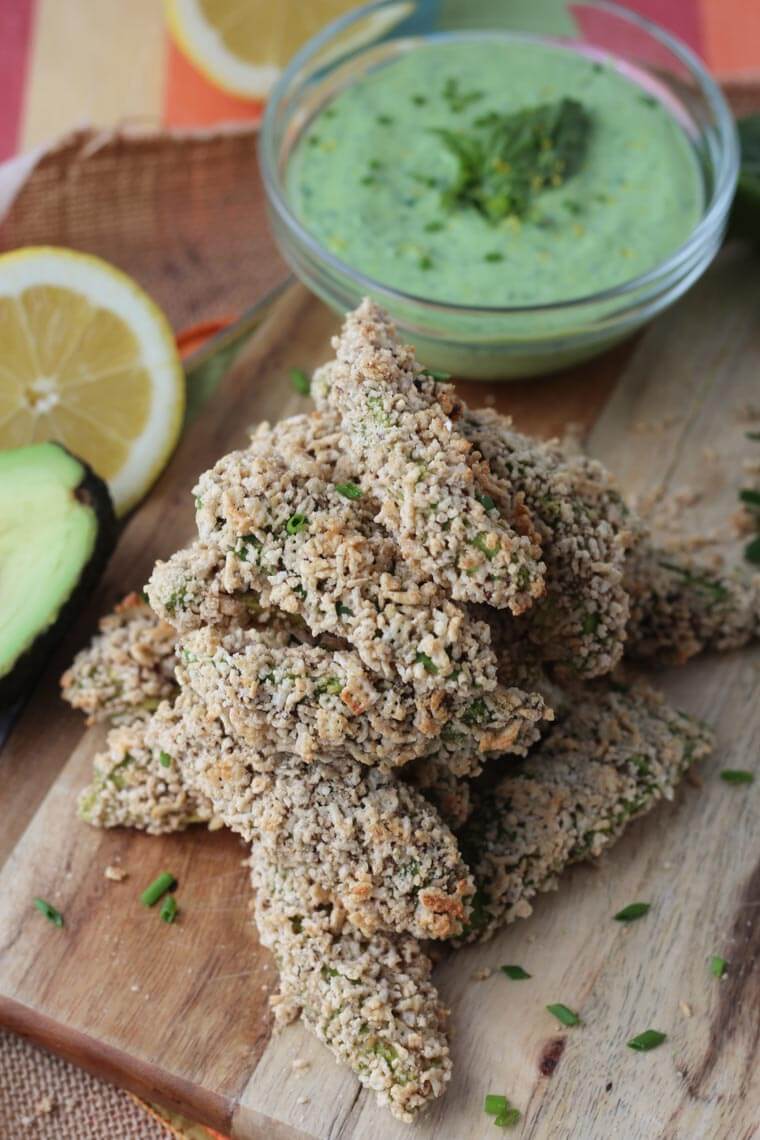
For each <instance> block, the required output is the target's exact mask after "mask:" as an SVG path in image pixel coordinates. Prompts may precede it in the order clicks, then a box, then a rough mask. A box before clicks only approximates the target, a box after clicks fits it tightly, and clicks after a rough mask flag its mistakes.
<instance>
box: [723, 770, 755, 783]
mask: <svg viewBox="0 0 760 1140" xmlns="http://www.w3.org/2000/svg"><path fill="white" fill-rule="evenodd" d="M720 778H721V780H725V782H726V783H727V784H752V783H754V780H755V775H754V772H747V771H745V770H744V769H743V768H724V769H723V771H722V772H721V774H720Z"/></svg>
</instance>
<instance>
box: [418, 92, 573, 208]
mask: <svg viewBox="0 0 760 1140" xmlns="http://www.w3.org/2000/svg"><path fill="white" fill-rule="evenodd" d="M591 127H592V120H591V116H590V115H589V113H588V112H587V111H586V109H585V107H584V106H583V105H582V104H581V103H579V102H578V101H577V100H575V99H560V100H558V101H557V102H555V103H543V104H540V105H539V106H536V107H527V108H525V109H524V110H522V111H515V112H512V113H510V114H498V113H497V112H495V111H493V112H491V113H490V114H487V115H483V116H482V117H481V118H479V119H476V120H475V122H474V123H473V125H472V126H471V127H470V128H468V129H467V130H464V131H453V130H449V129H447V128H437V129H435V131H434V133H435V134H437V135H438V137H439V138H440V139H441V140H442V142H443V143H444V145H445V147H446V149H447V150H448V151H449V153H450V154H451V155H453V157H454V158H455V159H456V162H457V172H456V174H455V176H454V179H453V180H452V182H451V183H450V185H449V186H448V187H447V188H446V189H445V190H444V192H443V204H444V206H446V207H447V208H448V209H454V208H472V209H475V210H477V211H478V212H479V213H481V214H483V216H484V217H485V218H487V219H488V221H491V222H498V221H501V219H502V218H506V217H509V216H510V215H513V216H515V217H518V218H519V217H522V216H524V215H525V214H526V213H527V212H528V209H529V207H530V206H531V204H532V202H533V198H534V197H535V195H536V194H537V193H539V192H540V191H541V190H543V189H545V188H546V187H556V186H561V185H562V184H563V183H564V182H566V181H567V179H568V178H570V177H571V176H572V175H573V174H575V172H576V171H577V170H578V168H579V167H580V166H581V164H582V163H583V160H584V158H585V153H586V147H587V144H588V140H589V137H590V134H591Z"/></svg>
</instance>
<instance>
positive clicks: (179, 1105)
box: [0, 994, 236, 1135]
mask: <svg viewBox="0 0 760 1140" xmlns="http://www.w3.org/2000/svg"><path fill="white" fill-rule="evenodd" d="M0 1024H1V1025H2V1026H3V1027H4V1028H5V1029H9V1030H10V1031H11V1032H12V1033H16V1034H18V1036H19V1037H23V1038H24V1039H25V1040H27V1041H30V1042H31V1043H32V1044H33V1045H35V1046H36V1047H37V1048H39V1049H42V1050H43V1051H44V1052H49V1053H54V1054H55V1055H56V1056H58V1057H63V1059H64V1060H66V1061H70V1062H71V1063H72V1064H74V1065H78V1066H79V1068H81V1069H85V1070H86V1071H87V1072H88V1073H91V1074H92V1075H93V1076H94V1077H96V1078H97V1079H98V1080H106V1081H108V1082H109V1083H110V1084H112V1085H114V1086H116V1087H117V1088H124V1089H126V1090H127V1091H128V1092H131V1093H134V1094H135V1096H138V1097H140V1099H141V1100H147V1101H157V1102H159V1103H160V1104H162V1105H164V1106H165V1107H166V1108H168V1109H171V1110H172V1111H173V1112H177V1113H179V1114H180V1115H182V1116H191V1117H192V1118H193V1120H195V1121H197V1123H199V1124H206V1125H208V1126H209V1128H213V1129H216V1130H217V1131H218V1132H221V1133H223V1134H224V1135H229V1134H230V1133H231V1130H232V1120H233V1116H234V1112H235V1107H236V1106H235V1105H234V1104H233V1103H232V1102H231V1101H227V1100H225V1099H224V1098H223V1097H221V1096H217V1095H215V1094H213V1093H205V1092H204V1093H203V1094H202V1095H198V1093H199V1091H200V1090H199V1089H198V1088H197V1087H196V1086H194V1085H193V1084H191V1083H190V1082H189V1081H184V1080H182V1079H181V1078H177V1077H173V1078H171V1079H170V1080H168V1081H167V1080H164V1082H163V1083H162V1087H161V1089H160V1091H159V1090H158V1089H157V1088H156V1084H155V1079H154V1073H153V1069H152V1066H151V1065H149V1064H146V1063H145V1062H141V1061H139V1060H136V1059H135V1058H134V1057H131V1056H130V1055H129V1054H128V1053H124V1052H123V1051H122V1050H121V1049H117V1048H115V1047H114V1046H113V1045H108V1044H106V1043H105V1042H103V1041H98V1040H97V1039H95V1038H94V1037H90V1036H89V1035H88V1034H86V1033H81V1032H80V1031H78V1030H76V1029H73V1028H72V1027H70V1026H62V1025H60V1024H59V1023H58V1022H56V1021H54V1020H53V1019H52V1018H49V1017H46V1016H45V1014H44V1013H41V1012H40V1011H39V1010H36V1009H33V1008H31V1007H30V1006H27V1005H24V1004H22V1003H21V1002H18V1001H15V1000H14V999H13V998H9V997H6V996H4V995H2V994H0ZM166 1075H167V1074H166V1073H164V1078H166Z"/></svg>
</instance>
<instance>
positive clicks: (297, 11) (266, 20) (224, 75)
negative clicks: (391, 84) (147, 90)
mask: <svg viewBox="0 0 760 1140" xmlns="http://www.w3.org/2000/svg"><path fill="white" fill-rule="evenodd" d="M165 6H166V18H167V21H168V24H169V30H170V32H171V34H172V38H173V39H174V40H175V41H176V43H177V46H178V47H179V48H180V49H181V51H183V52H184V53H185V55H186V56H188V58H189V59H190V60H191V61H192V63H194V64H195V66H196V67H197V68H198V70H199V71H201V72H203V74H204V75H205V76H206V78H207V79H209V80H210V81H211V82H212V83H214V84H216V86H217V87H221V88H222V90H223V91H227V92H229V93H230V94H232V95H239V96H242V97H243V98H244V99H261V98H263V97H264V96H266V95H267V94H268V92H269V90H270V88H271V87H272V84H273V83H274V82H275V80H276V79H277V77H278V76H279V74H280V71H281V69H282V67H283V66H284V65H285V64H286V63H287V62H288V60H289V59H290V57H291V56H292V55H293V54H294V52H296V51H297V50H298V48H300V47H301V46H302V45H303V44H305V43H306V41H307V40H308V39H311V37H312V36H313V35H315V33H316V32H318V31H320V29H321V28H323V27H325V25H326V24H329V23H330V22H331V21H332V20H334V19H336V18H337V17H338V16H341V15H343V13H344V12H348V11H349V9H350V8H352V7H354V4H353V3H352V0H275V2H274V3H273V0H165Z"/></svg>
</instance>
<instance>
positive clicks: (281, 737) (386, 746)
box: [178, 628, 549, 773]
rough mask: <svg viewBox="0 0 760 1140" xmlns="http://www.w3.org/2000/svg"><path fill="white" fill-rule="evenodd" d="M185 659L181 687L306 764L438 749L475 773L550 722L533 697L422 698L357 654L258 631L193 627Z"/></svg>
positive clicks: (240, 731)
mask: <svg viewBox="0 0 760 1140" xmlns="http://www.w3.org/2000/svg"><path fill="white" fill-rule="evenodd" d="M180 658H181V664H180V666H179V671H178V677H179V680H180V682H181V683H182V684H183V685H186V686H189V687H190V688H191V689H192V690H193V691H194V692H195V693H196V694H197V695H198V696H199V697H200V698H201V700H202V701H203V703H204V704H205V705H206V706H207V708H208V709H209V711H210V712H211V713H212V714H213V715H214V716H218V717H220V718H221V719H222V721H223V722H224V725H225V728H226V730H227V731H228V732H229V733H230V734H231V735H233V736H235V737H237V738H238V739H239V740H240V741H241V742H245V743H247V744H249V745H250V746H251V747H253V748H259V749H261V748H272V749H280V750H282V751H284V752H291V753H293V754H294V755H296V756H299V757H300V758H301V759H302V760H305V761H307V762H308V761H311V760H314V759H315V758H317V757H319V756H321V757H322V758H325V759H327V758H330V757H333V756H339V755H343V754H345V755H348V756H350V757H351V758H352V759H354V760H357V761H360V762H361V763H364V764H375V765H378V766H380V767H383V768H392V767H398V766H400V765H402V764H406V763H407V762H408V761H409V760H413V759H414V758H415V757H417V756H422V755H427V754H430V753H431V752H439V751H440V752H441V753H442V754H445V756H446V757H447V760H448V763H449V764H450V765H451V767H452V768H453V769H455V770H457V771H460V772H461V771H469V772H471V773H472V772H476V771H477V770H478V769H479V767H480V765H481V763H482V760H483V756H484V754H487V753H489V752H520V753H522V754H524V753H525V751H526V749H527V747H528V746H529V745H530V744H532V743H533V742H534V741H535V740H536V739H537V738H538V731H539V723H540V721H541V720H542V719H543V718H544V717H545V716H547V715H549V712H548V710H547V709H546V708H545V706H544V702H543V700H542V699H541V697H540V696H539V695H538V694H537V693H536V694H533V693H526V692H523V691H522V690H520V689H517V688H511V689H502V688H497V689H495V690H494V691H493V692H484V693H483V695H482V696H473V694H472V693H468V692H467V691H466V690H462V691H461V692H458V691H456V690H455V691H454V692H451V693H449V692H444V693H441V692H437V693H432V694H431V693H422V694H417V693H416V692H415V690H414V688H413V687H412V686H411V685H404V684H399V683H398V682H396V683H393V682H390V681H386V680H385V679H384V678H382V677H378V676H377V675H375V674H372V673H370V672H369V671H368V670H367V669H366V668H365V666H364V665H363V664H362V661H361V659H360V658H359V656H358V654H357V653H355V652H354V651H353V650H349V649H326V648H322V647H321V646H316V645H293V646H290V647H285V646H281V645H274V644H271V643H269V644H268V643H267V641H266V640H265V639H264V638H263V637H262V635H261V633H260V632H259V631H258V630H255V629H248V630H236V631H233V632H227V633H220V632H219V631H216V630H214V629H209V628H206V629H200V630H197V631H195V632H194V633H190V634H187V635H186V636H185V637H183V638H182V641H181V653H180Z"/></svg>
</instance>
